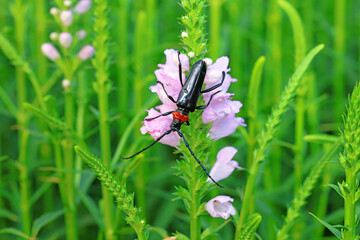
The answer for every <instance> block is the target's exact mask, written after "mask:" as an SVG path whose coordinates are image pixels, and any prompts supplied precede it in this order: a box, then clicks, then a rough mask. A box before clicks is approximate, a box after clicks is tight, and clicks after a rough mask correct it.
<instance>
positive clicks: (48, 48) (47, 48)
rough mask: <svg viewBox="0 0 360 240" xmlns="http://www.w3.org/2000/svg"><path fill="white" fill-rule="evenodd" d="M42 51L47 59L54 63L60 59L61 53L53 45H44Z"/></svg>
mask: <svg viewBox="0 0 360 240" xmlns="http://www.w3.org/2000/svg"><path fill="white" fill-rule="evenodd" d="M41 51H42V53H43V54H44V55H45V56H46V57H47V58H49V59H50V60H52V61H55V60H56V59H58V58H59V57H60V53H59V51H58V50H57V49H56V47H55V46H54V45H52V44H51V43H43V44H42V45H41Z"/></svg>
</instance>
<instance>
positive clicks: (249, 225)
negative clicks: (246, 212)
mask: <svg viewBox="0 0 360 240" xmlns="http://www.w3.org/2000/svg"><path fill="white" fill-rule="evenodd" d="M260 222H261V215H260V214H258V213H255V214H253V215H251V216H250V217H249V218H248V221H247V222H246V224H245V227H244V228H243V229H242V230H241V233H240V237H239V238H238V240H245V239H251V237H252V236H253V234H254V233H255V231H256V229H257V228H258V227H259V225H260Z"/></svg>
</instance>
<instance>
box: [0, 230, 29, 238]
mask: <svg viewBox="0 0 360 240" xmlns="http://www.w3.org/2000/svg"><path fill="white" fill-rule="evenodd" d="M0 234H11V235H14V236H18V237H22V238H25V239H31V237H30V236H28V235H26V234H24V233H23V232H22V231H20V230H18V229H16V228H3V229H1V230H0Z"/></svg>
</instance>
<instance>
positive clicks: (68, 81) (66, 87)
mask: <svg viewBox="0 0 360 240" xmlns="http://www.w3.org/2000/svg"><path fill="white" fill-rule="evenodd" d="M61 85H62V86H63V88H64V89H68V88H69V87H70V85H71V82H70V80H69V79H64V80H62V82H61Z"/></svg>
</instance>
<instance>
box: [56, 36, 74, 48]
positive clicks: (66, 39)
mask: <svg viewBox="0 0 360 240" xmlns="http://www.w3.org/2000/svg"><path fill="white" fill-rule="evenodd" d="M72 40H73V37H72V35H71V33H68V32H62V33H60V35H59V43H60V45H61V46H63V47H64V48H69V47H70V46H71V43H72Z"/></svg>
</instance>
